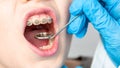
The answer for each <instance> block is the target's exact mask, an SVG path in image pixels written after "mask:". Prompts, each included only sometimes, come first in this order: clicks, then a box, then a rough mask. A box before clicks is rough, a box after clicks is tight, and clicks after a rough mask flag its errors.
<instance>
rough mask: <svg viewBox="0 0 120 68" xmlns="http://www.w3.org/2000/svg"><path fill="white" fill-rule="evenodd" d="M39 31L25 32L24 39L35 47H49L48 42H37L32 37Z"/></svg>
mask: <svg viewBox="0 0 120 68" xmlns="http://www.w3.org/2000/svg"><path fill="white" fill-rule="evenodd" d="M39 32H40V30H34V31H26V32H25V37H26V39H27V40H28V41H29V42H30V43H31V44H33V45H35V46H36V47H41V46H47V45H49V40H47V39H46V40H38V39H36V38H35V37H34V36H35V35H36V34H37V33H39Z"/></svg>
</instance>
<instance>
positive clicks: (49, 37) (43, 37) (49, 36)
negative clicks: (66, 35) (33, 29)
mask: <svg viewBox="0 0 120 68" xmlns="http://www.w3.org/2000/svg"><path fill="white" fill-rule="evenodd" d="M80 15H81V14H78V15H77V16H75V17H73V18H72V19H71V20H70V21H69V22H68V23H67V24H66V25H65V26H64V27H62V28H61V29H60V30H59V31H58V32H57V33H56V34H53V35H48V36H37V35H36V36H35V38H37V39H40V40H41V39H53V38H54V37H56V36H57V35H59V34H60V33H61V32H62V31H63V30H64V29H65V28H66V27H67V26H68V25H69V24H70V23H71V22H73V21H74V20H75V19H77V18H78V17H79V16H80Z"/></svg>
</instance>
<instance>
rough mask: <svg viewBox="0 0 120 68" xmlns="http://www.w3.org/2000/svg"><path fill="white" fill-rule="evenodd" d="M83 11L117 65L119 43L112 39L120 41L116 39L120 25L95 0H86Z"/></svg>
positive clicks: (118, 61) (119, 62)
mask: <svg viewBox="0 0 120 68" xmlns="http://www.w3.org/2000/svg"><path fill="white" fill-rule="evenodd" d="M83 12H84V13H85V15H86V16H87V17H88V19H89V20H90V21H91V23H92V24H93V26H94V27H95V28H96V29H97V30H98V31H99V33H100V35H101V38H103V40H102V41H103V42H104V46H105V48H106V51H107V53H108V55H109V56H110V58H112V60H113V62H115V65H116V66H118V65H119V64H120V60H119V58H120V56H118V54H119V53H120V51H119V49H116V48H118V47H119V45H118V43H116V42H114V41H117V42H118V41H120V40H118V37H119V36H120V33H119V31H118V30H119V29H120V25H119V24H118V22H117V21H116V20H115V19H114V18H112V17H111V16H110V15H109V13H108V12H107V11H106V10H105V9H104V8H103V7H102V6H101V5H100V4H99V2H98V1H96V0H89V1H86V2H85V3H84V5H83ZM113 42H114V43H113ZM114 50H116V51H114ZM113 52H114V53H113ZM115 52H116V53H115Z"/></svg>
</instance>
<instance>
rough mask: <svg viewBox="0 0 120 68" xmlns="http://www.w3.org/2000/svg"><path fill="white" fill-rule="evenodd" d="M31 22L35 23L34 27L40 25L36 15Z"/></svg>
mask: <svg viewBox="0 0 120 68" xmlns="http://www.w3.org/2000/svg"><path fill="white" fill-rule="evenodd" d="M31 20H32V21H33V25H39V24H40V23H39V16H38V15H35V16H33V17H31Z"/></svg>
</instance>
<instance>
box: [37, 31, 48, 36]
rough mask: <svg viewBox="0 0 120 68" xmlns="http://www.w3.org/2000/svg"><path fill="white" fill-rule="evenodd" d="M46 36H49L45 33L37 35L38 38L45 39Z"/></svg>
mask: <svg viewBox="0 0 120 68" xmlns="http://www.w3.org/2000/svg"><path fill="white" fill-rule="evenodd" d="M47 35H49V34H48V33H47V32H41V33H39V34H37V36H38V37H46V36H47Z"/></svg>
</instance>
